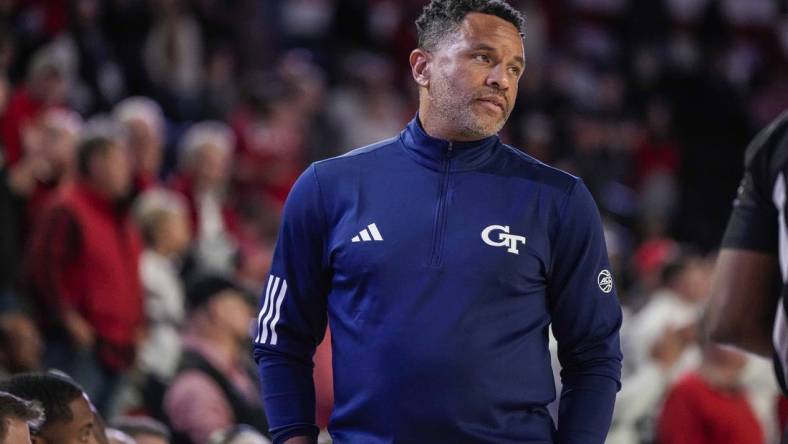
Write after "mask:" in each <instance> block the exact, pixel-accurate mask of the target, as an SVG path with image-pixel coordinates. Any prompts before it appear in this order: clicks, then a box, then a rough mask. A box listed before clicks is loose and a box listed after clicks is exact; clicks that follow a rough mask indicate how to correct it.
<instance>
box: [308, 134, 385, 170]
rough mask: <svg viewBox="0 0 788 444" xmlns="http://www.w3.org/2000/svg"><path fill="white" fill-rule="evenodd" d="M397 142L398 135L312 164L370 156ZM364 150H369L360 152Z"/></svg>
mask: <svg viewBox="0 0 788 444" xmlns="http://www.w3.org/2000/svg"><path fill="white" fill-rule="evenodd" d="M397 140H399V135H397V136H394V137H389V138H388V139H383V140H381V141H379V142H376V143H373V144H371V145H367V146H362V147H359V148H355V149H353V150H351V151H348V152H347V153H345V154H342V155H340V156H334V157H329V158H328V159H322V160H318V161H316V162H314V164H315V165H319V164H323V163H330V162H333V161H337V160H342V159H349V158H353V157H356V156H363V155H365V154H370V153H373V152H375V151H378V150H380V149H383V148H385V147H387V146H389V145H391V144H392V143H394V142H395V141H397ZM375 145H377V146H375ZM364 148H369V149H368V150H366V151H360V150H363V149H364ZM355 151H359V152H355Z"/></svg>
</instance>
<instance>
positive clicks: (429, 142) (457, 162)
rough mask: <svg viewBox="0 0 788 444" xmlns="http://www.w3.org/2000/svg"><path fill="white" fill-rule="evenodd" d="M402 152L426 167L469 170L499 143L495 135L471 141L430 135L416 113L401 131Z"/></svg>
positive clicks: (491, 152)
mask: <svg viewBox="0 0 788 444" xmlns="http://www.w3.org/2000/svg"><path fill="white" fill-rule="evenodd" d="M400 140H402V144H403V145H404V147H405V151H406V152H407V153H408V154H409V155H410V156H411V157H413V158H414V160H416V161H417V162H418V163H420V164H422V165H424V166H426V167H427V168H430V169H434V170H438V171H444V170H445V169H446V168H447V166H448V168H449V171H468V170H473V169H476V168H479V167H480V166H482V165H484V163H485V162H486V161H487V160H489V159H490V157H491V156H492V154H493V151H494V150H495V149H496V147H497V146H498V141H499V139H498V135H493V136H490V137H486V138H484V139H480V140H474V141H472V142H451V141H448V140H444V139H438V138H435V137H432V136H430V135H429V134H427V132H426V131H424V128H423V127H422V126H421V121H420V120H419V115H418V114H416V117H414V118H413V120H411V121H410V123H408V126H406V127H405V129H404V130H403V131H402V133H401V134H400Z"/></svg>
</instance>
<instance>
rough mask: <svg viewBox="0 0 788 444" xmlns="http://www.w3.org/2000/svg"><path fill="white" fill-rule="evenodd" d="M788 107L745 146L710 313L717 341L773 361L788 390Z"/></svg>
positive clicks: (708, 322) (707, 323) (708, 321)
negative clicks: (745, 149)
mask: <svg viewBox="0 0 788 444" xmlns="http://www.w3.org/2000/svg"><path fill="white" fill-rule="evenodd" d="M786 179H788V111H786V112H784V113H783V114H782V115H781V116H780V117H778V118H777V119H776V120H775V121H773V122H772V123H771V124H770V125H769V126H767V127H766V128H765V129H764V130H762V131H761V132H760V133H759V134H758V135H757V136H756V137H755V139H754V140H753V141H752V143H751V144H750V146H749V147H748V148H747V151H746V154H745V168H744V177H743V178H742V180H741V185H740V186H739V191H738V195H737V196H736V199H735V200H734V203H733V212H732V213H731V216H730V220H729V221H728V228H727V230H726V232H725V236H724V237H723V240H722V249H721V250H720V254H719V257H718V259H717V264H716V268H715V273H714V279H713V281H712V299H711V301H710V303H709V306H708V309H707V311H706V313H705V317H704V324H705V327H706V333H707V334H708V335H710V337H711V339H713V340H716V341H718V342H722V343H727V344H730V345H735V346H738V347H740V348H743V349H745V350H747V351H750V352H753V353H757V354H759V355H762V356H766V357H770V358H774V364H775V370H776V375H777V380H778V382H779V383H780V386H781V388H782V390H783V393H788V385H786V381H788V322H786V319H787V315H788V312H787V311H786V309H788V306H786V288H787V287H786V286H785V283H786V281H788V225H786V211H787V210H788V207H787V206H786V204H788V187H787V185H788V184H787V183H786Z"/></svg>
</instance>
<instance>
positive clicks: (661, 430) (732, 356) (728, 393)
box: [657, 345, 764, 444]
mask: <svg viewBox="0 0 788 444" xmlns="http://www.w3.org/2000/svg"><path fill="white" fill-rule="evenodd" d="M746 364H747V357H746V356H745V355H744V354H742V353H740V352H737V351H735V350H733V349H727V348H723V347H720V346H717V345H707V346H706V347H705V348H704V350H703V362H702V363H701V366H700V368H699V369H698V370H697V371H696V372H693V373H689V374H687V376H685V377H684V378H683V379H681V380H679V382H677V383H676V385H675V386H673V388H672V389H671V390H670V393H669V394H668V397H667V399H666V400H665V404H664V406H663V407H662V414H661V416H660V418H659V424H658V429H657V434H658V439H657V442H658V443H659V444H763V442H764V435H763V430H761V427H760V425H759V423H758V420H757V419H756V417H755V414H754V413H753V411H752V408H751V407H750V404H749V402H748V401H747V394H746V392H745V391H744V390H742V389H741V386H740V379H741V374H742V370H743V369H744V366H745V365H746Z"/></svg>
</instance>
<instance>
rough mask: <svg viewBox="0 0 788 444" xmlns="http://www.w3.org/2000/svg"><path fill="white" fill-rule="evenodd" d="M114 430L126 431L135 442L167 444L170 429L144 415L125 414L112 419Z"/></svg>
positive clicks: (138, 443) (140, 443) (139, 443)
mask: <svg viewBox="0 0 788 444" xmlns="http://www.w3.org/2000/svg"><path fill="white" fill-rule="evenodd" d="M112 425H113V427H114V428H115V429H116V430H120V431H121V432H123V433H126V434H127V435H129V436H130V437H131V438H133V439H134V441H136V443H137V444H169V443H170V431H169V430H167V426H165V425H164V424H162V423H160V422H158V421H156V420H154V419H152V418H147V417H144V416H125V417H121V418H116V419H115V420H113V421H112Z"/></svg>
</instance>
